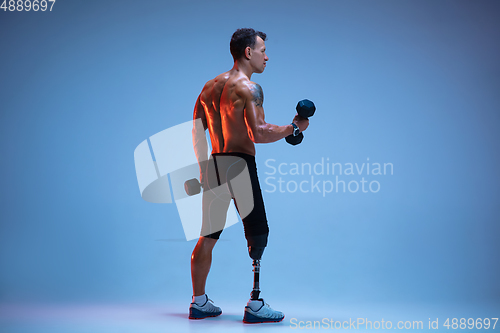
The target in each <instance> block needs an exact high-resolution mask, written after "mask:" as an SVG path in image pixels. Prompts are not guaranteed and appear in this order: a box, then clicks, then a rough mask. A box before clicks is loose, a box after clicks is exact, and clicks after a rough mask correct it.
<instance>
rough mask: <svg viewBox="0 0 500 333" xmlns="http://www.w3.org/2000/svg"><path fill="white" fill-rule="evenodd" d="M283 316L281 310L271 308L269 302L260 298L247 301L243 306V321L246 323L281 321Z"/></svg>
mask: <svg viewBox="0 0 500 333" xmlns="http://www.w3.org/2000/svg"><path fill="white" fill-rule="evenodd" d="M283 318H285V315H284V314H283V312H279V311H276V310H273V309H271V307H270V306H269V304H267V303H266V302H264V300H263V299H262V298H260V299H258V300H253V301H252V300H250V301H248V303H247V306H245V315H244V316H243V322H244V323H247V324H256V323H273V322H274V323H276V322H280V321H282V320H283Z"/></svg>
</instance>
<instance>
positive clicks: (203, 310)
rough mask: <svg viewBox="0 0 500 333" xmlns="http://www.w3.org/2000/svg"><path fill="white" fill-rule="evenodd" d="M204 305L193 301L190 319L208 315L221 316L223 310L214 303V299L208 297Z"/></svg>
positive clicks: (190, 307) (190, 306)
mask: <svg viewBox="0 0 500 333" xmlns="http://www.w3.org/2000/svg"><path fill="white" fill-rule="evenodd" d="M205 296H206V297H207V300H206V301H205V303H204V304H203V305H198V304H197V303H194V302H193V303H191V305H189V319H203V318H208V317H217V316H220V315H221V313H222V310H221V309H220V308H219V307H218V306H215V305H214V301H212V300H211V299H209V298H208V296H207V295H205Z"/></svg>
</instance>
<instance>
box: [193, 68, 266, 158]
mask: <svg viewBox="0 0 500 333" xmlns="http://www.w3.org/2000/svg"><path fill="white" fill-rule="evenodd" d="M259 96H260V97H259ZM262 99H263V98H262V89H261V88H260V86H259V85H258V84H255V83H253V82H251V81H250V80H249V79H248V78H247V77H246V76H245V75H244V74H242V73H241V72H239V71H238V70H234V69H233V70H231V71H229V72H226V73H223V74H220V75H219V76H217V77H216V78H214V79H213V80H210V81H208V82H207V83H206V84H205V87H204V88H203V90H202V92H201V94H200V96H199V99H198V102H197V105H196V107H195V112H194V118H195V119H196V118H201V119H202V120H203V122H204V125H205V128H208V130H209V132H210V140H211V144H212V153H230V152H240V153H246V154H250V155H255V145H254V142H255V138H254V136H253V135H252V130H251V128H249V127H252V125H255V124H254V123H255V120H254V118H255V117H258V118H262V120H263V117H264V112H263V109H262ZM250 109H251V110H250ZM248 111H250V113H251V114H250V113H249V112H248ZM256 113H257V114H256ZM252 139H253V140H252Z"/></svg>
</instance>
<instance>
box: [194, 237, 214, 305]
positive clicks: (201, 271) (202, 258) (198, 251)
mask: <svg viewBox="0 0 500 333" xmlns="http://www.w3.org/2000/svg"><path fill="white" fill-rule="evenodd" d="M215 243H217V239H212V238H207V237H203V236H202V237H200V239H198V243H196V246H195V247H194V250H193V254H192V255H191V279H192V281H193V295H194V296H201V295H203V294H205V284H206V282H207V276H208V272H209V271H210V266H211V265H212V249H213V248H214V246H215Z"/></svg>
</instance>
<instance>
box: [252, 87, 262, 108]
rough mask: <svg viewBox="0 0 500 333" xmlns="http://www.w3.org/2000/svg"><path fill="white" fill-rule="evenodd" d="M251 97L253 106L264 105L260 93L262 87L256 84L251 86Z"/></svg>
mask: <svg viewBox="0 0 500 333" xmlns="http://www.w3.org/2000/svg"><path fill="white" fill-rule="evenodd" d="M252 96H253V102H254V103H255V105H256V106H262V104H263V103H264V92H263V91H262V87H261V86H260V85H259V84H257V83H255V84H254V85H253V86H252Z"/></svg>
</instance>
